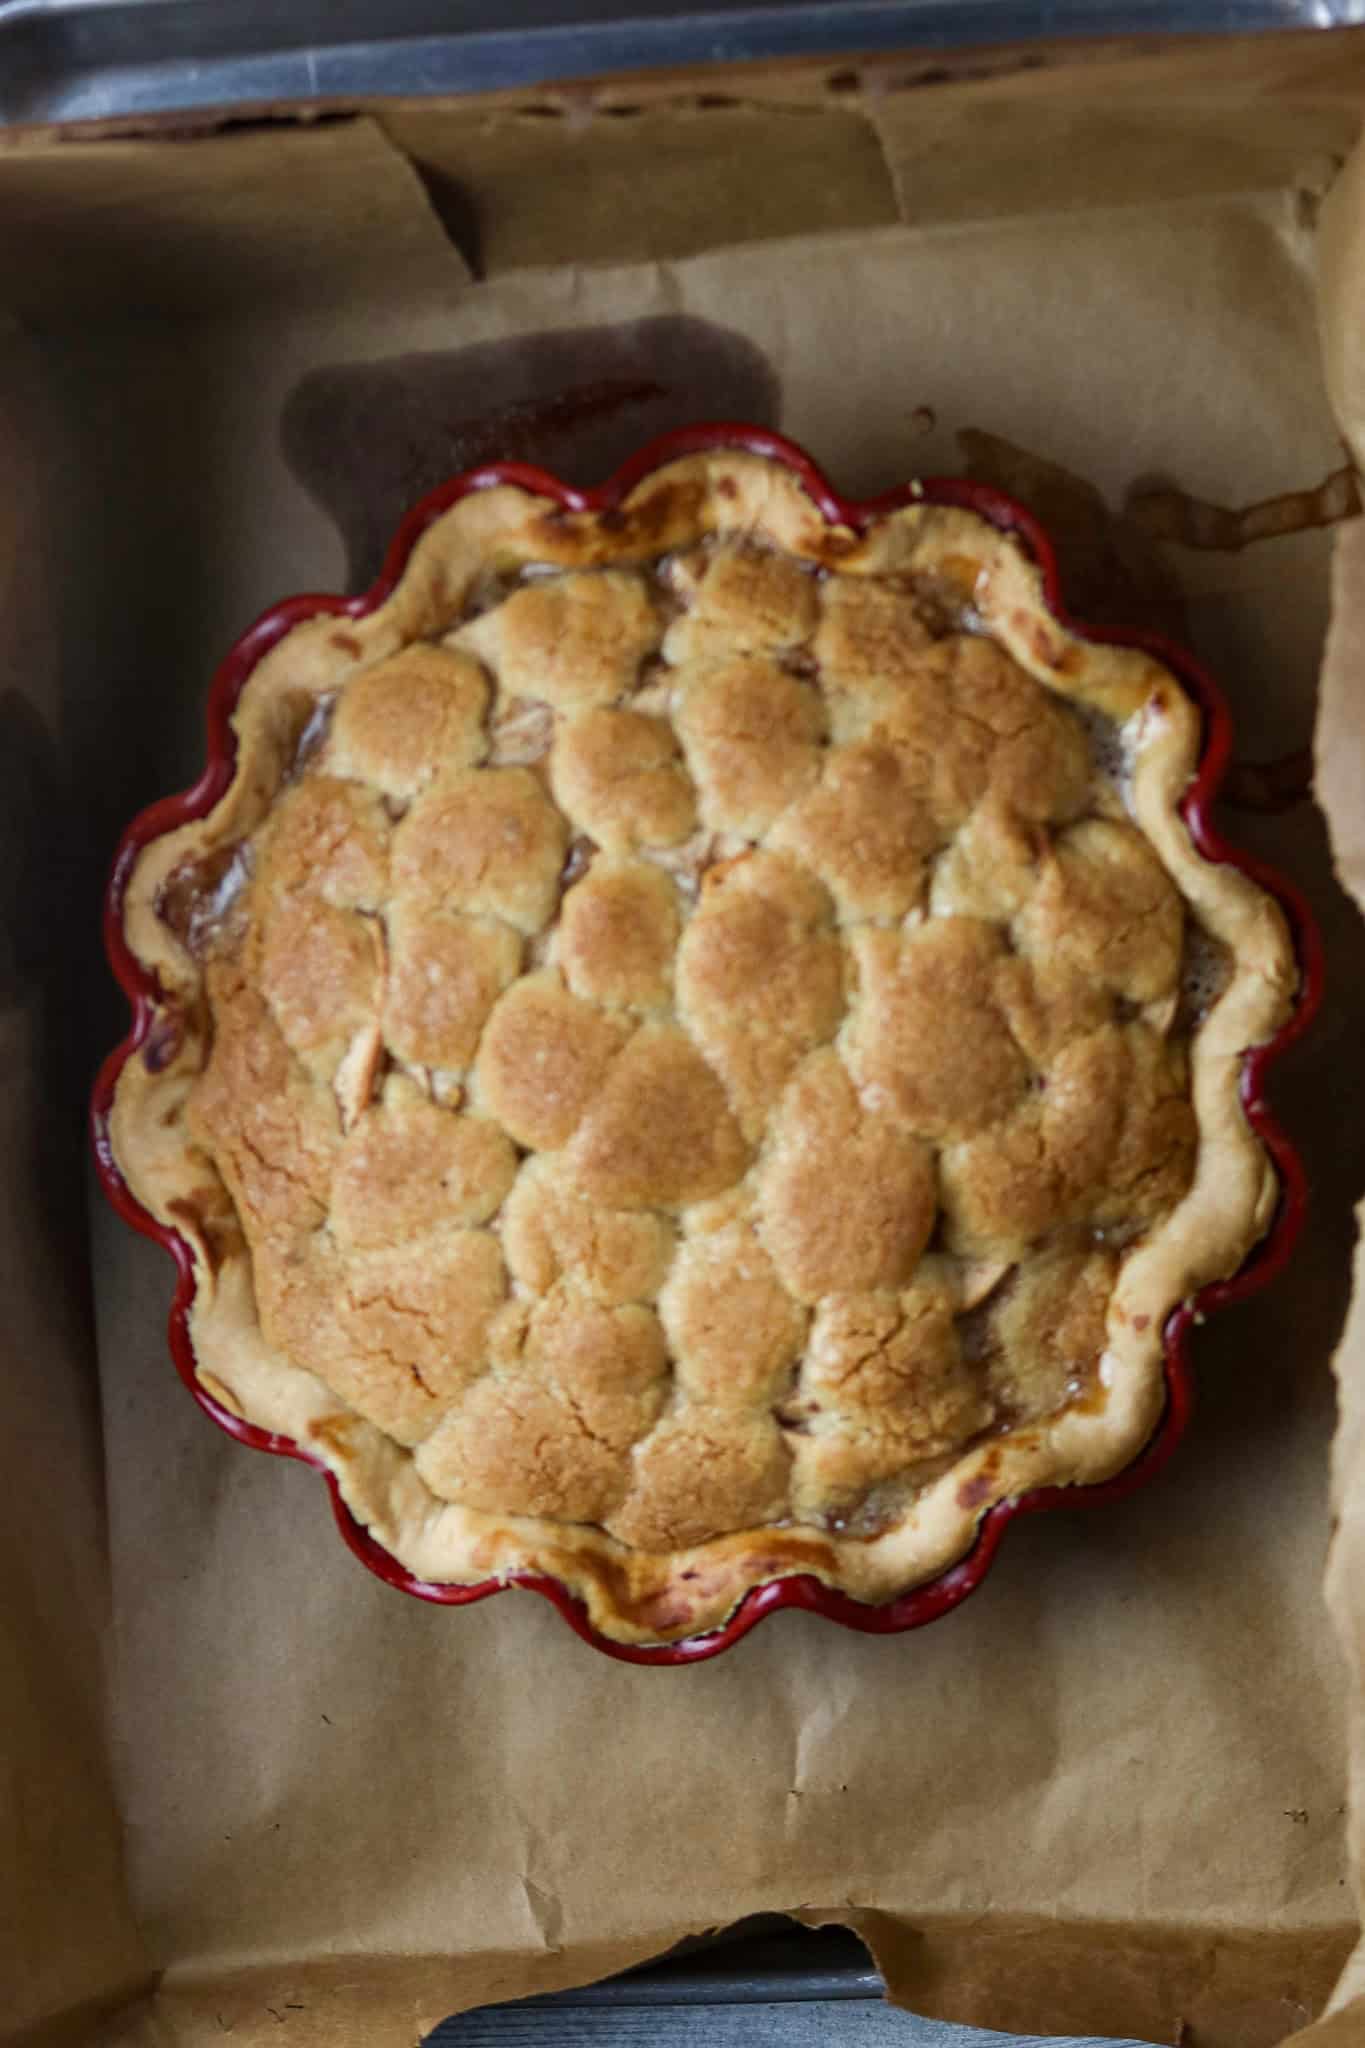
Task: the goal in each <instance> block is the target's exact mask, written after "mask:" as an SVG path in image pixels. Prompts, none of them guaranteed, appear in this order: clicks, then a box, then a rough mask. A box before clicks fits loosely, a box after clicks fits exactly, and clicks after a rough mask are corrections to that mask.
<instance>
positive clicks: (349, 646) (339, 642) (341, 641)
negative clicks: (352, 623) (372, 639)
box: [327, 633, 360, 658]
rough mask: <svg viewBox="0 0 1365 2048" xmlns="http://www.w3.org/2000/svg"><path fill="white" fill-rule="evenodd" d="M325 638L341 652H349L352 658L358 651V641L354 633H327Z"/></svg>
mask: <svg viewBox="0 0 1365 2048" xmlns="http://www.w3.org/2000/svg"><path fill="white" fill-rule="evenodd" d="M327 638H328V641H329V643H330V644H331V645H332V646H333V647H335V648H337V649H339V651H340V652H341V653H342V654H349V655H351V656H352V657H353V658H354V656H356V655H357V654H359V652H360V642H359V641H358V640H357V639H356V637H355V634H354V633H329V634H328V636H327Z"/></svg>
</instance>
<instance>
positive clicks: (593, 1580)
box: [110, 449, 1297, 1644]
mask: <svg viewBox="0 0 1365 2048" xmlns="http://www.w3.org/2000/svg"><path fill="white" fill-rule="evenodd" d="M233 727H234V732H235V766H234V769H233V773H232V777H231V781H230V784H229V786H228V787H227V788H226V793H225V794H223V795H222V796H221V798H220V800H219V801H218V802H217V803H216V804H215V805H214V807H213V808H212V809H211V810H210V811H209V813H208V815H207V816H204V817H198V818H192V819H191V820H190V821H189V822H186V823H183V824H181V825H179V826H178V827H177V828H175V829H173V830H170V831H167V832H164V833H162V834H161V836H159V837H156V838H154V839H152V840H151V841H150V843H148V844H147V845H146V846H145V847H144V848H143V850H142V851H141V853H140V855H139V857H138V859H137V861H136V864H135V866H134V867H133V869H132V872H131V874H130V876H129V878H128V880H127V884H126V888H125V890H124V894H123V899H122V905H123V921H124V935H125V938H126V941H127V943H128V945H129V947H130V948H131V950H132V952H133V954H134V955H135V956H136V958H137V959H138V960H139V961H140V962H141V963H142V965H143V967H144V968H145V970H146V971H147V972H148V974H149V975H151V976H153V977H154V979H155V984H156V989H157V995H156V1001H155V1004H154V1015H153V1016H152V1017H151V1019H150V1022H149V1025H148V1028H147V1029H146V1030H145V1032H144V1033H143V1035H142V1037H141V1038H140V1039H139V1040H138V1041H137V1049H136V1050H135V1052H134V1054H133V1056H131V1057H129V1058H128V1059H127V1061H126V1062H125V1064H124V1067H123V1070H122V1073H121V1076H120V1079H119V1082H118V1087H117V1092H116V1096H115V1100H114V1105H113V1111H112V1117H111V1123H110V1135H111V1142H112V1146H113V1150H114V1154H115V1157H116V1159H117V1162H118V1165H119V1168H120V1170H121V1172H122V1174H123V1175H124V1177H125V1179H126V1181H127V1183H128V1186H129V1187H130V1188H131V1190H132V1192H133V1194H134V1195H135V1197H136V1198H137V1199H138V1201H139V1202H140V1203H141V1204H142V1205H144V1207H145V1208H146V1209H147V1210H148V1211H149V1212H150V1213H151V1214H152V1215H153V1216H154V1217H155V1218H157V1219H159V1220H160V1221H161V1223H162V1224H164V1225H167V1226H171V1227H173V1228H174V1229H175V1230H176V1231H177V1232H178V1233H179V1234H180V1236H181V1237H182V1238H183V1239H184V1240H185V1241H186V1243H187V1244H188V1246H189V1248H190V1252H191V1255H192V1258H193V1264H194V1278H195V1283H196V1285H195V1292H194V1298H193V1304H192V1308H191V1311H190V1321H189V1331H190V1337H191V1340H192V1344H193V1350H194V1356H195V1361H196V1367H197V1372H198V1376H199V1379H200V1381H201V1382H202V1385H203V1388H204V1389H205V1390H206V1391H207V1393H208V1394H209V1395H210V1396H211V1397H212V1399H213V1400H214V1401H216V1402H217V1403H218V1404H219V1405H220V1406H221V1408H222V1409H224V1410H226V1411H228V1412H229V1413H230V1414H231V1415H233V1416H237V1417H242V1418H245V1419H246V1420H247V1421H249V1422H250V1423H252V1424H255V1425H258V1426H259V1427H261V1428H263V1429H265V1430H267V1431H271V1432H274V1433H276V1434H277V1435H279V1436H281V1437H285V1438H288V1439H292V1440H293V1441H294V1442H295V1443H297V1444H298V1445H300V1446H302V1447H303V1448H304V1449H305V1450H306V1451H307V1452H308V1453H309V1454H310V1455H312V1456H313V1457H314V1458H316V1459H318V1460H320V1461H321V1462H323V1463H324V1464H325V1465H326V1466H327V1467H328V1468H329V1469H330V1471H331V1472H332V1473H333V1474H334V1475H335V1477H336V1480H337V1482H338V1484H339V1488H340V1491H341V1494H342V1496H343V1498H344V1500H345V1502H346V1504H347V1505H348V1507H349V1508H350V1510H351V1512H352V1513H353V1515H354V1516H355V1517H356V1518H357V1520H358V1521H359V1522H360V1523H361V1524H363V1525H364V1526H365V1527H366V1528H368V1529H369V1531H370V1532H371V1533H372V1535H373V1536H374V1538H375V1539H376V1540H377V1541H378V1543H379V1544H380V1545H382V1546H383V1548H384V1549H385V1550H387V1551H388V1552H389V1553H391V1555H392V1556H393V1557H394V1558H396V1559H397V1560H398V1561H399V1563H400V1564H401V1565H402V1566H403V1567H404V1568H405V1569H406V1570H407V1571H409V1572H410V1573H412V1574H414V1575H415V1576H416V1577H417V1578H419V1579H421V1580H423V1581H427V1582H434V1583H437V1584H440V1583H451V1584H472V1583H475V1582H483V1581H487V1580H490V1579H494V1580H496V1579H502V1578H506V1577H507V1576H509V1575H511V1574H513V1573H525V1572H534V1573H544V1574H547V1575H549V1576H550V1577H552V1578H554V1579H556V1580H558V1581H559V1582H560V1583H562V1584H563V1585H565V1586H567V1587H568V1588H569V1589H570V1590H571V1591H572V1592H573V1593H574V1594H576V1595H578V1596H579V1597H580V1598H581V1599H582V1601H583V1602H584V1603H585V1605H586V1609H587V1612H588V1615H589V1617H590V1619H591V1621H592V1623H593V1624H594V1625H595V1627H596V1628H597V1629H598V1630H599V1631H601V1632H602V1633H603V1634H605V1635H606V1636H608V1637H610V1638H612V1639H614V1640H617V1641H620V1642H625V1643H634V1644H640V1643H650V1642H666V1641H670V1640H675V1639H677V1638H680V1637H683V1636H687V1635H691V1634H695V1633H697V1632H698V1631H704V1630H707V1629H710V1628H712V1627H714V1626H716V1625H717V1624H718V1623H720V1622H721V1621H722V1620H723V1619H724V1617H725V1616H726V1615H727V1614H729V1613H730V1612H731V1610H733V1608H734V1607H735V1605H736V1603H737V1602H738V1601H739V1600H740V1599H741V1598H742V1597H743V1595H744V1594H745V1592H746V1591H747V1590H748V1589H749V1588H751V1587H753V1586H755V1585H758V1584H761V1583H763V1582H765V1581H767V1580H770V1579H773V1578H776V1577H780V1576H783V1575H787V1574H791V1573H813V1574H815V1575H816V1576H817V1577H818V1578H819V1579H821V1580H823V1581H825V1582H826V1583H827V1584H828V1585H830V1586H832V1587H835V1588H838V1589H841V1590H842V1591H843V1592H845V1593H847V1594H848V1595H850V1596H852V1597H853V1598H855V1599H857V1600H860V1601H866V1602H882V1601H885V1600H887V1599H889V1598H890V1597H892V1596H893V1595H896V1594H899V1593H901V1592H903V1591H904V1590H906V1589H907V1588H908V1587H910V1586H913V1585H915V1584H917V1583H919V1582H922V1581H924V1580H926V1579H927V1578H930V1577H932V1576H934V1575H935V1574H937V1573H938V1572H940V1571H941V1570H942V1569H943V1568H944V1567H945V1566H947V1565H948V1564H949V1563H950V1562H951V1561H953V1560H954V1559H956V1558H958V1557H959V1556H961V1555H962V1554H963V1553H964V1552H965V1551H966V1550H967V1548H968V1547H969V1546H970V1544H971V1542H972V1540H973V1536H974V1532H975V1530H976V1527H977V1525H978V1523H979V1520H980V1518H981V1516H982V1515H983V1513H984V1512H985V1511H986V1510H987V1509H988V1508H990V1506H991V1505H992V1504H993V1503H995V1502H997V1501H1000V1500H1003V1499H1006V1498H1008V1497H1011V1496H1014V1495H1017V1494H1019V1493H1020V1492H1022V1491H1025V1490H1027V1489H1031V1488H1034V1487H1037V1486H1041V1485H1047V1484H1054V1483H1058V1484H1072V1483H1084V1482H1090V1481H1095V1480H1099V1479H1102V1478H1105V1477H1107V1476H1109V1475H1111V1474H1113V1473H1115V1472H1117V1471H1118V1470H1119V1469H1121V1468H1122V1467H1123V1466H1124V1465H1125V1464H1126V1463H1128V1462H1129V1461H1131V1460H1132V1458H1133V1457H1134V1456H1135V1454H1136V1453H1137V1452H1138V1450H1139V1449H1140V1448H1141V1446H1142V1445H1143V1443H1144V1442H1145V1441H1146V1440H1147V1438H1148V1437H1149V1435H1150V1434H1151V1432H1152V1430H1153V1428H1154V1426H1155V1425H1156V1423H1157V1421H1158V1419H1159V1416H1160V1413H1161V1410H1162V1404H1163V1400H1164V1398H1165V1382H1164V1360H1163V1324H1164V1322H1165V1320H1166V1318H1167V1316H1168V1314H1169V1312H1170V1311H1171V1310H1172V1308H1173V1307H1174V1306H1175V1305H1176V1304H1178V1303H1179V1302H1181V1301H1183V1300H1184V1299H1186V1298H1187V1297H1188V1296H1189V1295H1190V1294H1191V1293H1192V1292H1193V1291H1194V1290H1195V1289H1197V1288H1199V1287H1200V1286H1202V1285H1203V1284H1205V1283H1207V1282H1209V1281H1211V1280H1213V1279H1215V1278H1216V1277H1219V1276H1223V1275H1227V1274H1229V1273H1231V1272H1233V1271H1234V1270H1235V1269H1236V1268H1237V1267H1238V1265H1239V1264H1240V1263H1241V1261H1242V1260H1243V1258H1244V1257H1245V1255H1246V1253H1247V1251H1248V1250H1249V1248H1250V1247H1251V1246H1252V1244H1253V1243H1254V1242H1255V1240H1256V1239H1257V1237H1258V1236H1259V1235H1261V1234H1262V1232H1263V1231H1264V1229H1265V1228H1266V1226H1267V1223H1268V1221H1269V1219H1270V1216H1271V1214H1272V1212H1273V1209H1274V1206H1275V1203H1276V1199H1277V1188H1278V1184H1277V1180H1276V1176H1275V1173H1274V1171H1273V1168H1272V1165H1271V1162H1270V1160H1269V1159H1268V1157H1267V1155H1266V1153H1265V1151H1264V1149H1263V1147H1262V1146H1261V1144H1260V1142H1259V1141H1258V1139H1257V1138H1256V1136H1255V1135H1254V1133H1253V1132H1252V1130H1251V1129H1250V1127H1249V1125H1248V1123H1247V1120H1246V1118H1245V1116H1244V1113H1243V1110H1242V1107H1241V1101H1240V1096H1239V1085H1240V1081H1241V1075H1242V1069H1243V1061H1244V1055H1245V1052H1246V1050H1247V1048H1249V1047H1250V1046H1253V1045H1255V1044H1257V1043H1259V1042H1262V1041H1264V1040H1265V1039H1266V1038H1267V1037H1268V1036H1270V1035H1271V1034H1272V1033H1273V1032H1274V1031H1275V1029H1276V1028H1277V1027H1278V1026H1279V1025H1280V1024H1281V1023H1282V1022H1283V1020H1284V1019H1285V1017H1286V1016H1287V1014H1288V1013H1289V1010H1290V1008H1291V1007H1292V1003H1293V999H1294V993H1295V989H1296V984H1297V971H1296V966H1295V961H1294V955H1293V949H1292V946H1291V943H1290V939H1289V937H1288V934H1287V930H1286V926H1285V923H1284V920H1283V917H1282V915H1281V913H1280V910H1279V908H1278V906H1277V904H1276V903H1275V902H1274V901H1273V900H1272V898H1271V897H1270V896H1269V895H1267V894H1266V893H1265V892H1264V891H1262V890H1261V889H1260V888H1259V887H1258V886H1257V885H1256V884H1255V883H1254V882H1252V881H1251V880H1250V879H1249V878H1248V876H1247V875H1246V874H1245V873H1244V872H1243V871H1242V870H1241V869H1240V868H1238V867H1236V866H1232V865H1227V864H1218V863H1215V862H1213V861H1210V860H1207V859H1205V858H1204V857H1203V856H1202V855H1201V854H1200V853H1199V852H1198V851H1197V849H1196V847H1195V845H1194V843H1193V841H1192V839H1191V836H1190V832H1189V830H1188V829H1187V827H1186V825H1185V823H1184V822H1183V820H1182V816H1181V812H1180V801H1181V798H1182V795H1183V793H1184V792H1185V790H1186V788H1187V786H1188V784H1189V782H1190V778H1191V775H1192V773H1193V771H1194V769H1195V766H1196V764H1197V761H1198V758H1199V751H1200V745H1201V732H1200V715H1199V712H1198V711H1197V709H1196V708H1195V706H1194V705H1193V704H1192V702H1191V701H1190V699H1189V698H1188V697H1187V696H1186V695H1185V693H1184V691H1183V690H1182V688H1181V687H1180V685H1179V684H1178V683H1177V681H1176V679H1175V677H1174V675H1173V674H1172V673H1171V672H1170V671H1169V670H1168V669H1167V668H1166V667H1164V666H1163V665H1162V664H1161V663H1160V662H1159V661H1158V660H1156V659H1155V658H1154V657H1153V656H1151V655H1149V654H1147V653H1145V652H1142V651H1139V650H1137V649H1135V648H1132V647H1120V646H1115V645H1108V644H1099V643H1096V642H1092V641H1087V640H1084V639H1081V638H1079V637H1077V636H1076V635H1074V634H1072V633H1071V632H1070V631H1068V630H1066V629H1064V628H1063V626H1062V625H1061V624H1060V623H1059V622H1058V620H1057V618H1056V617H1055V616H1054V615H1053V613H1052V612H1051V611H1050V609H1049V607H1048V605H1047V604H1046V602H1045V600H1044V596H1043V592H1042V588H1041V584H1040V577H1039V572H1038V570H1037V569H1036V567H1035V566H1034V565H1033V563H1032V561H1031V559H1030V557H1029V556H1028V554H1027V553H1026V552H1025V550H1024V549H1023V548H1022V547H1021V546H1020V545H1019V544H1018V543H1017V542H1016V541H1015V540H1014V539H1012V538H1011V537H1010V536H1009V535H1008V534H1007V533H1005V532H1003V531H1001V530H999V529H997V527H996V526H995V525H994V524H992V523H991V522H989V521H988V520H987V519H985V518H984V517H982V516H980V514H979V513H977V512H976V511H974V510H971V509H967V508H964V507H960V506H957V505H953V504H945V503H941V502H913V501H912V502H908V503H905V504H903V505H901V506H899V507H898V508H895V509H892V510H888V511H884V512H882V513H879V514H874V515H872V516H870V517H869V518H868V519H867V521H866V522H865V523H864V524H862V525H860V526H859V527H858V528H857V529H855V528H854V527H852V526H846V525H841V524H838V523H834V522H833V521H832V520H831V519H830V518H829V517H827V516H826V510H822V509H821V507H820V506H819V505H818V504H817V502H816V501H815V499H814V498H813V497H812V495H811V494H810V492H809V490H808V488H807V486H806V484H805V482H803V480H802V477H801V476H800V475H799V474H798V473H796V472H795V471H793V469H792V468H790V467H789V466H788V465H787V464H786V463H784V462H781V461H778V460H775V459H771V458H769V457H766V456H763V455H759V454H754V453H749V452H744V451H742V450H730V449H722V450H714V449H713V450H711V451H710V452H705V453H702V454H695V455H688V456H684V457H683V458H681V459H678V460H675V461H673V462H670V463H667V464H666V465H665V466H663V467H660V468H657V469H655V470H653V471H652V472H651V473H649V474H647V475H646V476H645V477H644V478H643V479H642V480H641V481H640V482H638V483H637V484H636V485H635V487H634V488H633V490H631V491H630V492H629V493H628V495H626V496H624V497H623V498H621V499H620V500H619V502H616V503H611V504H607V505H605V507H604V506H603V505H602V504H601V503H595V502H594V501H591V500H589V501H586V502H585V501H582V500H579V501H575V500H573V499H572V497H569V496H567V494H566V496H565V497H564V498H563V499H562V500H561V499H560V498H554V497H550V496H540V495H537V494H536V493H535V491H534V490H533V489H531V488H530V487H526V486H522V485H518V484H512V483H499V484H494V485H493V486H491V487H489V488H483V489H478V490H472V491H470V492H468V493H467V494H466V495H465V496H463V497H461V498H459V499H458V501H457V502H455V503H454V504H453V505H451V506H450V508H449V509H448V510H446V511H445V512H444V513H443V514H442V515H441V516H439V517H438V518H436V519H435V521H434V523H432V524H431V525H430V526H429V527H428V528H427V530H426V532H425V533H424V535H423V536H422V538H421V539H420V540H419V542H418V543H417V545H416V547H415V548H414V550H413V551H412V553H411V555H410V557H409V559H408V562H407V566H406V568H405V569H404V571H403V573H402V574H401V576H400V578H399V580H398V582H397V584H396V586H395V587H394V588H393V589H392V591H391V593H390V594H389V595H388V596H387V598H386V599H385V600H384V601H383V602H381V603H379V604H378V606H377V608H374V609H371V610H369V611H368V612H365V613H363V614H357V611H356V608H355V607H352V608H351V609H350V611H348V612H346V613H344V614H339V613H338V612H337V611H335V610H333V611H331V612H327V613H322V614H320V615H318V616H315V617H311V618H308V619H307V620H305V621H304V622H303V623H300V624H297V625H296V626H294V627H293V629H292V630H291V631H289V632H288V633H287V634H286V635H285V636H284V637H283V638H282V639H281V640H280V641H279V643H278V644H277V645H275V646H274V647H273V648H272V649H271V651H270V652H268V653H267V654H266V655H265V657H264V658H263V659H261V660H260V661H259V663H258V664H257V665H256V666H255V668H254V669H253V670H252V672H251V673H250V676H249V678H248V680H247V682H246V685H245V687H244V689H243V691H242V694H241V696H240V699H239V701H238V703H237V706H236V709H235V712H234V715H233Z"/></svg>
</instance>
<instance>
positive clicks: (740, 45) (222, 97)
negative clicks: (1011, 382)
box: [0, 0, 1365, 127]
mask: <svg viewBox="0 0 1365 2048" xmlns="http://www.w3.org/2000/svg"><path fill="white" fill-rule="evenodd" d="M1362 21H1365V4H1362V0H1122V4H1119V5H1115V4H1113V0H709V4H706V5H703V6H701V7H698V8H696V9H687V8H680V7H678V6H677V5H676V4H675V0H595V4H593V0H578V4H569V0H491V4H490V0H463V4H461V0H454V4H452V0H388V4H387V5H385V4H384V0H233V4H225V0H0V127H5V126H8V127H15V126H23V125H29V124H37V125H46V124H49V123H67V122H76V121H100V122H128V123H136V122H140V121H146V120H152V119H155V118H158V117H163V118H164V117H166V116H173V115H181V116H189V115H195V116H201V117H202V116H204V115H207V114H211V113H224V114H231V115H232V116H233V117H234V118H242V117H244V116H246V117H249V116H250V115H251V114H252V113H253V112H254V113H260V112H261V111H263V110H264V109H267V108H273V107H279V106H318V105H324V106H329V107H332V106H346V105H348V104H352V103H354V102H356V101H367V102H368V101H373V100H376V99H381V98H405V99H411V98H421V97H424V96H429V95H432V94H451V93H474V92H487V91H491V90H494V89H498V88H509V87H510V88H527V89H529V88H533V87H536V86H541V85H545V84H548V83H550V82H551V81H555V80H567V79H579V78H591V77H601V76H603V75H605V74H608V73H616V72H636V73H639V72H648V71H650V70H658V69H663V68H671V67H676V66H692V67H695V66H697V65H703V64H719V63H725V64H735V63H748V62H757V61H761V60H765V59H766V60H770V61H772V60H792V59H817V60H818V59H821V58H827V59H837V60H844V61H847V60H849V59H852V58H856V57H860V56H865V57H871V56H886V55H894V54H895V53H897V52H914V51H921V52H923V51H926V50H938V51H943V50H945V49H952V48H959V49H960V48H966V47H971V46H974V45H976V46H979V45H983V44H1002V43H1003V44H1011V43H1012V44H1020V43H1028V42H1031V41H1036V40H1038V39H1040V38H1042V37H1044V36H1045V37H1047V38H1048V39H1049V40H1050V41H1054V42H1055V41H1057V40H1059V39H1063V38H1081V37H1100V36H1109V37H1112V36H1134V35H1172V34H1187V35H1195V34H1202V35H1218V34H1233V33H1248V32H1259V31H1272V30H1276V29H1292V28H1297V29H1312V28H1336V27H1345V26H1349V25H1352V24H1360V23H1361V22H1362Z"/></svg>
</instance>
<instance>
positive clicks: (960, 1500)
mask: <svg viewBox="0 0 1365 2048" xmlns="http://www.w3.org/2000/svg"><path fill="white" fill-rule="evenodd" d="M994 1492H995V1474H994V1473H993V1472H992V1471H991V1470H990V1468H989V1467H985V1468H983V1469H982V1470H981V1471H980V1472H974V1473H973V1474H972V1476H971V1478H970V1479H964V1480H963V1482H962V1484H961V1486H959V1488H958V1489H957V1504H958V1506H959V1507H960V1508H983V1507H984V1506H985V1505H986V1502H987V1501H988V1500H989V1499H990V1497H991V1495H992V1494H993V1493H994Z"/></svg>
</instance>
